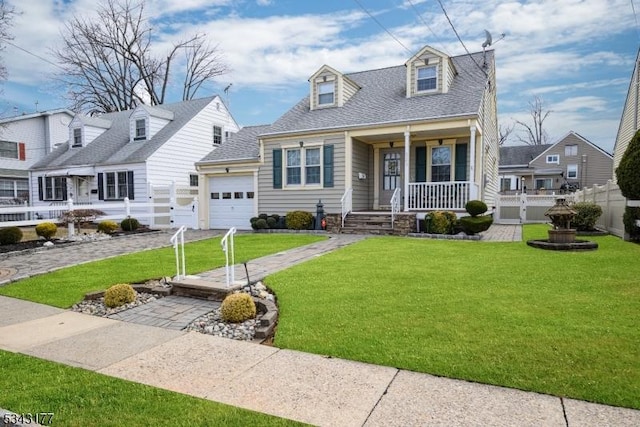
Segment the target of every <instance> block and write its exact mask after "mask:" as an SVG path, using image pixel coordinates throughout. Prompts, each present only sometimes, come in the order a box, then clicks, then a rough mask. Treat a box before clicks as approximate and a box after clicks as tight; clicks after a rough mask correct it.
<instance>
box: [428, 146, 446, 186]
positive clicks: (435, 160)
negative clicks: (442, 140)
mask: <svg viewBox="0 0 640 427" xmlns="http://www.w3.org/2000/svg"><path fill="white" fill-rule="evenodd" d="M431 181H432V182H444V181H451V147H433V148H432V149H431Z"/></svg>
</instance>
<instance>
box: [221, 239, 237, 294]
mask: <svg viewBox="0 0 640 427" xmlns="http://www.w3.org/2000/svg"><path fill="white" fill-rule="evenodd" d="M234 234H236V228H235V227H231V228H230V229H229V231H227V234H225V235H224V237H223V238H222V240H220V245H221V246H222V251H223V252H224V253H225V258H226V264H225V274H226V276H227V288H228V287H229V286H231V284H232V283H233V282H235V276H236V272H235V265H236V255H235V250H234V247H233V236H234ZM229 242H230V243H231V244H230V245H229ZM229 246H231V266H229Z"/></svg>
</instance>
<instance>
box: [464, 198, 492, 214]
mask: <svg viewBox="0 0 640 427" xmlns="http://www.w3.org/2000/svg"><path fill="white" fill-rule="evenodd" d="M464 208H465V210H466V211H467V212H468V213H469V215H471V216H478V215H482V214H483V213H485V212H486V211H487V210H488V208H487V204H486V203H485V202H483V201H482V200H469V201H468V202H467V204H465V205H464Z"/></svg>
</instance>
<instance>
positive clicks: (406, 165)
mask: <svg viewBox="0 0 640 427" xmlns="http://www.w3.org/2000/svg"><path fill="white" fill-rule="evenodd" d="M410 129H411V127H410V126H407V130H406V131H404V179H403V180H402V181H403V182H404V189H403V193H404V211H405V212H406V211H408V210H409V154H410V153H411V132H410Z"/></svg>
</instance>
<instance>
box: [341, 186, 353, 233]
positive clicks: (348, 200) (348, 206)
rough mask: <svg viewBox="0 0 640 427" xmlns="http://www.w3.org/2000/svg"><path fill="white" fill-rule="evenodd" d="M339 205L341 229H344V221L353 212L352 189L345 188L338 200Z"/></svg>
mask: <svg viewBox="0 0 640 427" xmlns="http://www.w3.org/2000/svg"><path fill="white" fill-rule="evenodd" d="M340 205H341V206H342V227H344V219H345V218H346V217H347V215H349V212H351V211H352V210H353V188H347V191H345V192H344V194H343V195H342V199H340Z"/></svg>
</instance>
